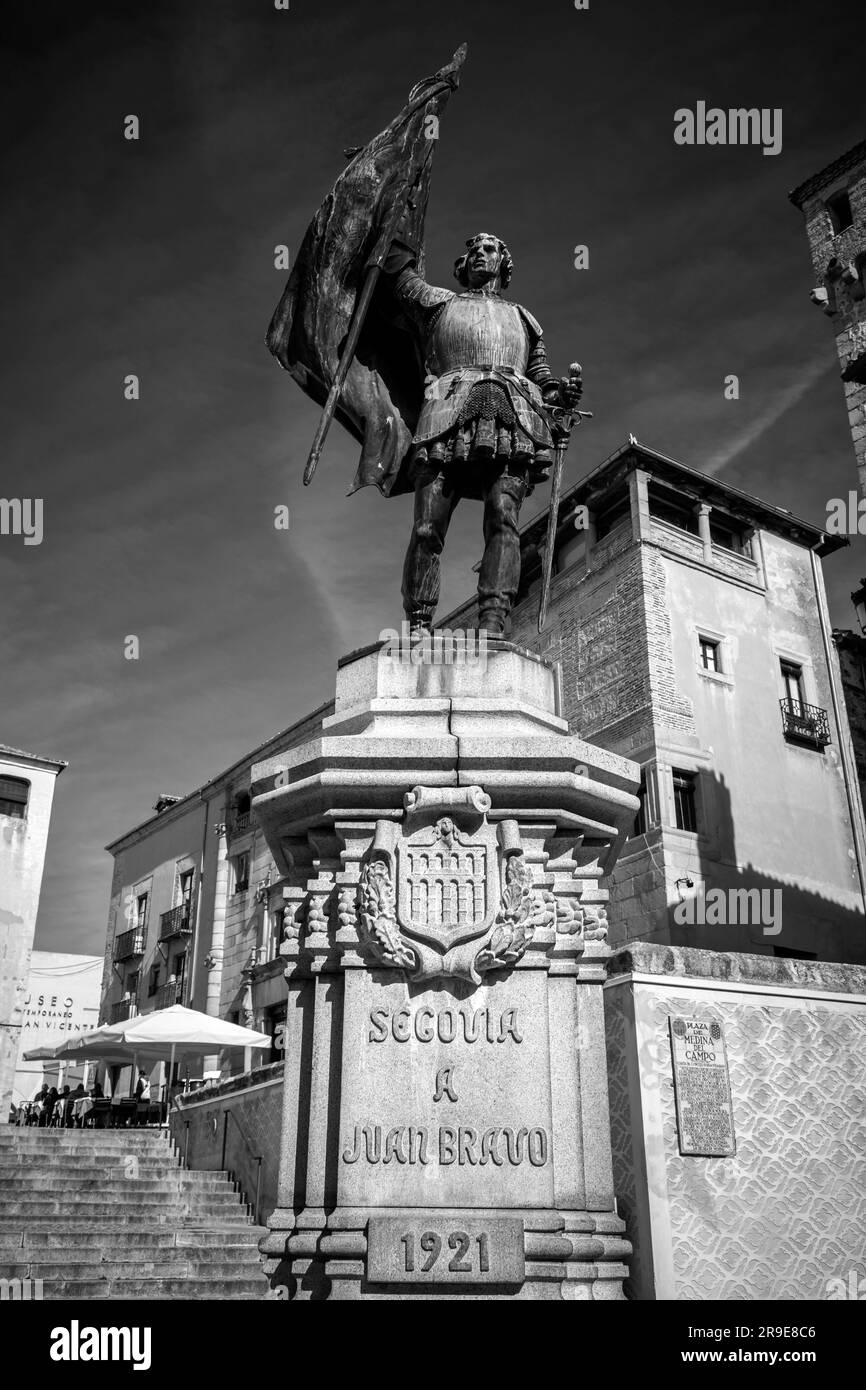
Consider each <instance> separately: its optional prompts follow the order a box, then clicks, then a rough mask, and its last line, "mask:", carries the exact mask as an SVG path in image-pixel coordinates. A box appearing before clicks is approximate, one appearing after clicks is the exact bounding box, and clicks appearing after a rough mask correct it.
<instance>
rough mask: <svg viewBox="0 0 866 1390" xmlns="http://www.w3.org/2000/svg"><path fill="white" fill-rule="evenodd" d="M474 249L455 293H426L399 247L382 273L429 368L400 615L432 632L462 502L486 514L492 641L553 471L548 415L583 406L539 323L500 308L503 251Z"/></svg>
mask: <svg viewBox="0 0 866 1390" xmlns="http://www.w3.org/2000/svg"><path fill="white" fill-rule="evenodd" d="M466 247H467V249H466V252H465V254H464V255H462V256H460V257H459V258H458V260H457V261H456V262H455V265H454V276H455V279H456V280H457V281H458V283H459V284H460V286H461V287H462V288H461V289H460V290H459V291H457V292H455V291H453V290H446V289H439V288H437V287H436V286H434V285H428V284H427V283H426V281H425V280H424V279H423V278H422V277H421V276H420V275H419V274H418V273H417V271H416V270H415V269H414V265H415V260H416V257H415V255H414V253H413V252H412V250H411V249H410V248H409V247H408V246H405V245H403V244H402V243H401V242H400V241H399V240H397V241H395V242H394V243H393V245H392V247H391V251H390V253H389V255H388V257H387V259H386V261H385V264H384V267H383V268H384V272H385V274H386V276H388V277H389V280H390V284H391V292H392V294H393V296H394V299H395V300H396V301H397V303H398V304H399V306H400V308H401V310H402V312H403V314H404V315H405V316H406V317H407V318H408V319H409V320H410V322H411V324H412V326H413V328H414V331H415V333H416V334H417V337H418V339H419V345H420V349H421V356H422V358H423V363H424V369H425V391H424V401H423V405H422V407H421V413H420V416H419V418H418V422H417V425H416V428H415V433H414V436H413V439H412V448H411V452H410V455H409V459H408V468H409V479H410V481H411V483H412V485H413V486H414V492H415V518H414V525H413V527H412V537H411V540H410V542H409V549H408V552H407V554H406V563H405V565H404V568H403V607H404V610H405V613H406V617H407V618H408V620H409V624H410V628H411V629H412V630H419V629H421V630H423V629H427V628H429V627H430V625H431V621H432V618H433V613H434V610H435V608H436V604H437V602H438V599H439V587H440V560H439V557H440V555H441V553H442V548H443V546H444V543H445V536H446V533H447V530H448V525H449V522H450V520H451V517H452V515H453V512H454V508H455V507H456V505H457V503H458V502H459V501H460V499H461V497H471V498H475V499H477V500H481V501H483V503H484V553H483V556H482V560H481V569H480V573H479V578H478V625H479V627H481V628H485V629H486V630H487V632H489V633H490V634H491V635H494V636H495V635H498V634H501V633H502V632H503V630H504V627H505V621H506V619H507V617H508V615H509V613H510V611H511V606H512V604H513V602H514V599H515V596H516V593H517V586H518V583H519V580H520V539H519V532H518V521H519V516H520V508H521V506H522V504H523V501H524V498H525V497H526V496H527V495H528V494H529V493H530V492H531V491H532V488H533V487H534V486H535V484H536V483H538V482H541V481H543V480H544V479H546V478H547V476H548V471H549V469H550V466H551V464H552V463H553V438H552V435H551V430H550V422H549V420H548V418H547V412H546V407H549V406H551V405H561V406H564V407H572V408H573V407H576V406H577V403H578V401H579V399H580V394H581V384H580V381H579V380H577V379H574V378H572V379H568V378H564V379H563V380H561V381H560V380H557V379H556V378H555V377H553V376H552V374H551V372H550V368H549V367H548V365H547V352H546V349H545V345H544V339H543V337H542V331H541V327H540V325H539V323H538V321H537V320H536V319H535V318H533V316H532V314H530V313H529V312H528V310H526V309H524V308H523V307H522V305H520V304H514V303H512V302H510V301H508V300H506V299H503V298H502V295H501V291H502V290H504V289H506V288H507V286H508V284H509V282H510V280H511V276H512V273H513V260H512V257H511V253H510V252H509V250H508V247H507V246H506V244H505V242H504V241H502V239H501V238H500V237H497V236H493V235H492V234H491V233H489V232H479V233H478V234H477V235H476V236H474V237H471V238H470V239H469V241H467V243H466Z"/></svg>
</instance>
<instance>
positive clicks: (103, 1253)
mask: <svg viewBox="0 0 866 1390" xmlns="http://www.w3.org/2000/svg"><path fill="white" fill-rule="evenodd" d="M174 1259H179V1260H186V1261H189V1260H192V1262H193V1264H201V1265H214V1264H226V1263H229V1264H241V1265H246V1264H251V1263H254V1262H256V1261H258V1259H259V1253H258V1249H257V1247H256V1244H255V1243H254V1242H250V1243H247V1244H240V1243H238V1244H233V1245H229V1244H228V1243H225V1242H224V1243H223V1244H222V1245H164V1246H159V1245H151V1246H142V1245H136V1244H135V1243H134V1242H130V1243H129V1244H128V1245H123V1246H117V1245H116V1244H115V1243H114V1241H111V1240H107V1241H103V1243H102V1245H84V1246H79V1245H78V1243H77V1242H76V1241H73V1242H71V1243H70V1244H68V1245H66V1246H65V1247H64V1248H63V1249H61V1250H56V1249H55V1250H47V1249H45V1248H44V1247H42V1246H36V1247H34V1246H18V1247H14V1246H13V1247H9V1246H5V1245H0V1269H3V1268H4V1267H5V1266H7V1265H13V1264H22V1263H24V1264H29V1265H30V1266H31V1267H32V1268H33V1269H34V1270H37V1271H39V1270H41V1269H42V1268H43V1266H47V1265H50V1266H51V1267H52V1269H53V1268H62V1267H63V1266H64V1265H65V1264H66V1263H68V1262H72V1261H74V1262H75V1264H77V1265H88V1266H89V1267H91V1268H93V1269H96V1270H100V1269H101V1267H102V1265H104V1264H112V1265H114V1264H118V1265H126V1266H128V1267H131V1268H132V1269H133V1270H134V1269H135V1268H137V1267H138V1265H139V1264H140V1263H141V1262H143V1261H146V1262H148V1263H150V1264H154V1263H156V1264H162V1263H165V1262H171V1261H173V1260H174ZM127 1272H129V1270H127Z"/></svg>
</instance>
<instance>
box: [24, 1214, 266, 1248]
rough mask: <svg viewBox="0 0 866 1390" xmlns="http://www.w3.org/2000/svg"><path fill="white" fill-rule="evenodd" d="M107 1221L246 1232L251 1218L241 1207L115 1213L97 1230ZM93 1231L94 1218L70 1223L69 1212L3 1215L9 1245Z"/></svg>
mask: <svg viewBox="0 0 866 1390" xmlns="http://www.w3.org/2000/svg"><path fill="white" fill-rule="evenodd" d="M103 1220H104V1221H105V1222H106V1224H107V1223H108V1222H109V1221H110V1222H111V1223H112V1225H115V1226H123V1227H126V1228H127V1229H128V1230H131V1231H140V1230H147V1229H150V1230H167V1231H174V1230H180V1229H181V1228H184V1229H187V1228H189V1227H200V1226H231V1227H232V1228H235V1229H238V1230H243V1229H244V1228H245V1227H247V1226H248V1225H249V1220H250V1218H249V1214H248V1212H247V1210H246V1208H245V1207H241V1206H238V1207H236V1208H234V1209H228V1208H223V1209H222V1210H221V1211H218V1212H177V1211H168V1212H163V1211H158V1210H156V1209H154V1210H152V1211H151V1212H150V1213H149V1215H148V1216H147V1218H146V1219H144V1220H142V1218H141V1216H140V1214H138V1213H133V1214H131V1215H127V1214H126V1213H124V1212H118V1211H116V1210H114V1209H112V1211H111V1212H110V1214H109V1215H108V1216H106V1217H105V1218H100V1221H99V1226H98V1228H96V1229H99V1230H101V1229H102V1223H103ZM93 1229H95V1223H94V1218H93V1217H92V1216H90V1215H88V1216H82V1217H80V1219H77V1220H70V1218H69V1216H68V1214H67V1213H65V1212H64V1213H62V1214H61V1215H54V1216H26V1217H23V1216H21V1215H18V1216H4V1215H2V1214H0V1242H4V1241H8V1240H9V1239H10V1236H11V1238H12V1239H13V1240H15V1239H17V1238H18V1236H20V1235H21V1233H22V1231H24V1230H26V1231H27V1234H28V1237H29V1236H30V1235H31V1233H33V1234H35V1233H36V1232H39V1231H54V1230H65V1231H66V1232H67V1233H68V1235H69V1239H70V1241H71V1240H72V1239H73V1237H74V1235H75V1234H76V1233H78V1232H82V1231H88V1230H93Z"/></svg>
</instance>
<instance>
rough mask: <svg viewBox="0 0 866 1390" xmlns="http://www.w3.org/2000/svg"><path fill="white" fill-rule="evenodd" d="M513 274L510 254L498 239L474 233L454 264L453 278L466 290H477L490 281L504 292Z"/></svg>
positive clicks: (482, 233)
mask: <svg viewBox="0 0 866 1390" xmlns="http://www.w3.org/2000/svg"><path fill="white" fill-rule="evenodd" d="M513 270H514V262H513V261H512V259H511V252H510V251H509V249H508V247H507V246H506V245H505V242H504V241H503V240H502V238H501V237H498V236H494V235H493V233H492V232H478V234H477V235H476V236H473V237H470V238H469V240H468V241H467V243H466V252H465V254H464V255H462V256H458V258H457V260H456V261H455V262H454V278H455V280H459V282H460V284H461V285H463V286H464V287H465V288H466V289H470V290H478V289H480V288H481V286H482V285H486V284H488V283H489V282H490V281H491V280H497V279H498V281H499V283H500V285H501V286H502V288H503V289H505V288H506V286H507V285H508V282H509V281H510V279H511V275H512V272H513Z"/></svg>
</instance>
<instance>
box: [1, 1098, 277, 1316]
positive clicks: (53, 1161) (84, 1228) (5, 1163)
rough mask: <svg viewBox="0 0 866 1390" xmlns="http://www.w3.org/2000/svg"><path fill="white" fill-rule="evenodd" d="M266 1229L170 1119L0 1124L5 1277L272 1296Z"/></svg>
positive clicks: (84, 1293)
mask: <svg viewBox="0 0 866 1390" xmlns="http://www.w3.org/2000/svg"><path fill="white" fill-rule="evenodd" d="M264 1234H265V1231H264V1229H263V1228H262V1227H258V1226H254V1225H252V1222H251V1218H250V1215H249V1211H248V1209H247V1207H246V1206H245V1205H243V1203H242V1200H241V1196H240V1193H239V1192H238V1191H237V1189H236V1187H235V1186H234V1184H233V1183H232V1182H231V1181H230V1179H229V1177H228V1175H227V1174H226V1173H214V1172H192V1171H190V1170H189V1169H185V1168H182V1167H181V1166H180V1162H179V1159H178V1156H177V1154H176V1152H175V1150H174V1148H173V1146H172V1144H171V1143H170V1141H169V1139H168V1137H167V1133H166V1132H165V1131H160V1130H145V1129H142V1130H134V1129H122V1130H120V1129H115V1130H111V1129H106V1130H99V1129H84V1130H70V1129H35V1128H17V1127H14V1126H10V1125H2V1126H0V1279H30V1280H36V1279H41V1280H42V1281H43V1284H42V1297H43V1298H45V1299H73V1298H81V1299H150V1298H158V1299H199V1298H228V1299H236V1298H239V1299H258V1298H265V1297H267V1295H268V1283H267V1279H266V1278H265V1275H264V1273H263V1271H262V1265H261V1260H260V1257H259V1253H258V1248H257V1247H258V1241H259V1239H260V1237H261V1236H262V1235H264ZM31 1296H35V1295H33V1294H31Z"/></svg>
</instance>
